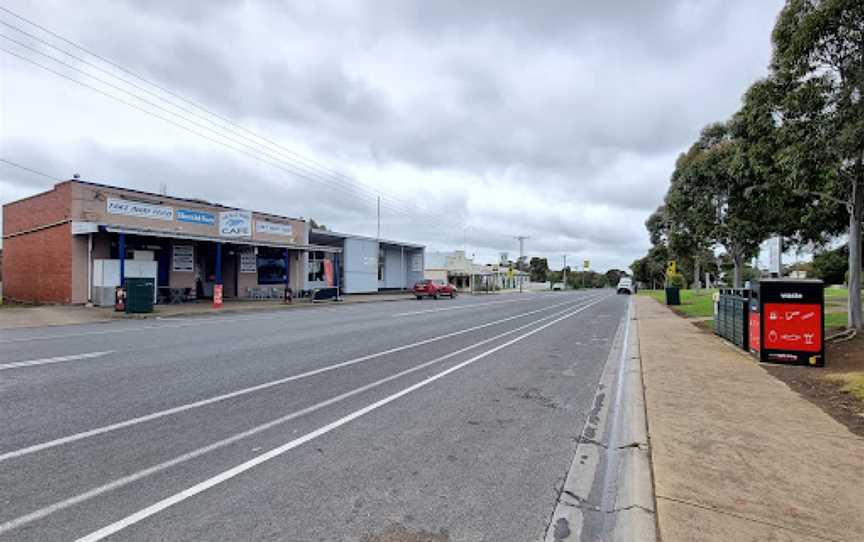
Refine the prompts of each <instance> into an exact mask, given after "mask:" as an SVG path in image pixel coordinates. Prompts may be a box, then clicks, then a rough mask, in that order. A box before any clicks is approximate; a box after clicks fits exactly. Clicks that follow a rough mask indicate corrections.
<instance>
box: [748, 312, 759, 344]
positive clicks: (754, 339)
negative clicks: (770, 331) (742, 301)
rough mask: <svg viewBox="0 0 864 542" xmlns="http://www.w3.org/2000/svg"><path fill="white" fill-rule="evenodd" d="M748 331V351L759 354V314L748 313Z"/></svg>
mask: <svg viewBox="0 0 864 542" xmlns="http://www.w3.org/2000/svg"><path fill="white" fill-rule="evenodd" d="M748 328H749V330H750V350H751V351H753V352H759V350H761V349H762V345H761V341H760V340H759V339H760V337H761V334H760V332H761V328H760V327H759V313H758V312H753V311H751V312H750V323H749V326H748Z"/></svg>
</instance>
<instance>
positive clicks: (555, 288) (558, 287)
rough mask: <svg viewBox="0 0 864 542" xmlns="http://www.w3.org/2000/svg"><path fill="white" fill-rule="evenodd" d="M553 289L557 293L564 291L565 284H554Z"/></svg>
mask: <svg viewBox="0 0 864 542" xmlns="http://www.w3.org/2000/svg"><path fill="white" fill-rule="evenodd" d="M552 289H553V290H555V291H556V292H557V291H559V290H563V289H564V283H563V282H555V283H553V284H552Z"/></svg>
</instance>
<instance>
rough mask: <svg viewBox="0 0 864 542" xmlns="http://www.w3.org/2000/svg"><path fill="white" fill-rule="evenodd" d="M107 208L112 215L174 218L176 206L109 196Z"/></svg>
mask: <svg viewBox="0 0 864 542" xmlns="http://www.w3.org/2000/svg"><path fill="white" fill-rule="evenodd" d="M106 210H107V211H108V213H109V214H112V215H125V216H134V217H135V218H150V219H154V220H174V208H173V207H166V206H164V205H153V204H151V203H143V202H140V201H132V200H128V199H119V198H108V202H107V203H106Z"/></svg>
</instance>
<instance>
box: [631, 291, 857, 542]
mask: <svg viewBox="0 0 864 542" xmlns="http://www.w3.org/2000/svg"><path fill="white" fill-rule="evenodd" d="M635 301H636V313H637V318H638V320H639V339H640V351H641V356H642V364H643V375H644V377H643V378H644V385H645V396H646V405H647V415H648V432H649V438H650V441H651V450H652V461H653V469H654V485H655V490H656V498H657V514H658V524H659V529H660V537H661V539H662V540H663V541H664V542H669V541H678V540H682V541H683V540H686V541H694V540H716V541H723V542H726V541H732V540H735V541H738V540H747V541H750V540H754V541H755V540H775V541H787V540H790V541H791V540H805V541H811V540H813V541H815V540H849V541H853V540H854V541H860V540H862V536H864V534H862V533H864V439H862V438H860V437H857V436H855V435H854V434H852V433H851V432H849V430H847V429H846V428H845V427H844V426H842V425H841V424H840V423H838V422H836V421H835V420H834V419H832V418H831V417H830V416H828V415H827V414H825V413H824V412H822V411H821V410H820V409H819V408H818V407H816V406H815V405H813V404H811V403H810V402H808V401H807V400H805V399H804V398H802V397H800V396H799V395H798V394H796V393H795V392H793V391H792V390H790V389H789V388H788V387H787V386H786V385H785V384H783V383H781V382H779V381H777V380H775V379H774V378H773V377H772V376H771V375H769V374H768V373H767V372H766V371H765V370H764V369H763V368H762V367H760V366H759V365H758V364H757V363H756V362H755V361H754V360H752V359H751V358H750V357H749V356H747V355H746V354H744V353H743V352H740V351H737V350H735V349H734V347H731V346H729V345H727V344H726V343H724V342H722V341H721V340H720V339H718V338H716V337H714V336H712V335H709V334H706V333H704V332H701V331H699V330H698V329H697V328H696V327H695V326H694V325H692V324H691V323H689V322H688V321H687V320H685V319H683V318H681V317H679V316H677V315H675V314H674V313H673V312H671V311H670V310H668V309H667V308H665V307H664V306H662V305H660V304H659V303H658V302H657V301H655V300H653V299H650V298H648V297H643V296H637V298H636V299H635Z"/></svg>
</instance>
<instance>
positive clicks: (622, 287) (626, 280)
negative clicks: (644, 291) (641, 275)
mask: <svg viewBox="0 0 864 542" xmlns="http://www.w3.org/2000/svg"><path fill="white" fill-rule="evenodd" d="M618 293H619V294H627V295H632V294H633V293H634V292H633V279H631V278H630V277H621V280H619V281H618Z"/></svg>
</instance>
